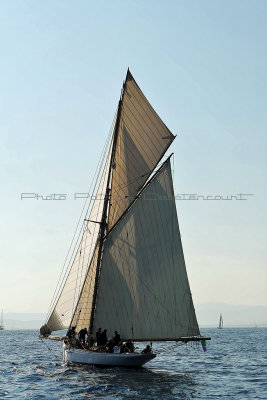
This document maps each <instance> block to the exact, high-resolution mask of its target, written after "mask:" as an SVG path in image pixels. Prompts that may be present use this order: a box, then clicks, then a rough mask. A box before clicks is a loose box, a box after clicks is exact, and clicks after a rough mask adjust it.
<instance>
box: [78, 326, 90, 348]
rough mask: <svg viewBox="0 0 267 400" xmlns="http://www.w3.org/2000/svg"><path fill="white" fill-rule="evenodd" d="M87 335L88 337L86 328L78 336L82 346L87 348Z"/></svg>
mask: <svg viewBox="0 0 267 400" xmlns="http://www.w3.org/2000/svg"><path fill="white" fill-rule="evenodd" d="M86 335H88V332H87V329H86V328H83V329H81V330H80V332H79V334H78V338H79V341H80V342H81V344H82V345H83V346H85V336H86Z"/></svg>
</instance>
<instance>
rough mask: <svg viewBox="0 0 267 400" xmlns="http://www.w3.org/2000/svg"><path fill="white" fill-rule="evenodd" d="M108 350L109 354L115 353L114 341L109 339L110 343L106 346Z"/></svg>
mask: <svg viewBox="0 0 267 400" xmlns="http://www.w3.org/2000/svg"><path fill="white" fill-rule="evenodd" d="M106 348H107V350H108V353H113V352H114V340H113V339H109V341H108V342H107V344H106Z"/></svg>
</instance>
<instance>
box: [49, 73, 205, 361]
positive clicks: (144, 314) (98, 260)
mask: <svg viewBox="0 0 267 400" xmlns="http://www.w3.org/2000/svg"><path fill="white" fill-rule="evenodd" d="M174 139H175V136H174V135H173V134H172V133H171V131H170V130H169V129H168V128H167V126H166V125H165V124H164V123H163V121H162V120H161V119H160V117H159V116H158V114H157V113H156V112H155V111H154V109H153V108H152V106H151V105H150V103H149V102H148V100H147V99H146V97H145V96H144V94H143V93H142V91H141V89H140V88H139V86H138V84H137V83H136V81H135V79H134V78H133V76H132V74H131V72H130V71H129V69H128V71H127V75H126V79H125V81H124V83H123V87H122V90H121V95H120V99H119V103H118V107H117V111H116V115H115V118H114V122H113V125H112V128H111V131H110V138H109V139H108V142H107V143H106V146H105V150H104V153H103V156H102V159H101V162H100V167H99V170H98V172H97V176H99V179H98V183H97V185H98V189H97V190H95V191H94V196H91V197H90V200H91V204H90V206H89V208H88V212H87V214H86V216H85V218H84V219H83V220H82V227H81V230H80V236H79V239H78V240H76V243H77V244H76V248H75V250H73V251H72V253H70V254H72V256H70V260H69V263H68V264H67V269H66V272H65V273H63V278H62V279H61V281H60V283H59V284H58V287H57V290H56V292H55V295H54V297H53V300H52V303H51V306H50V309H49V312H48V315H47V319H46V323H45V325H44V326H43V327H42V333H46V334H45V335H44V336H48V335H49V334H50V333H51V332H52V331H57V330H61V329H69V331H68V333H69V332H76V333H78V332H79V331H80V330H81V329H85V328H86V329H87V332H88V338H87V342H86V343H80V345H77V339H74V344H73V341H71V340H69V338H68V337H66V338H64V339H63V361H65V362H74V363H84V364H93V365H111V366H128V367H129V366H131V367H133V366H141V365H143V364H145V363H146V362H148V361H150V360H152V359H153V358H155V357H156V354H155V353H154V352H153V350H151V347H152V342H155V341H176V342H178V341H180V342H183V343H187V342H189V341H202V345H203V343H204V342H203V340H209V339H210V338H204V337H202V336H201V335H200V331H199V326H198V323H197V319H196V315H195V310H194V305H193V301H192V296H191V291H190V287H189V282H188V277H187V272H186V266H185V260H184V255H183V248H182V242H181V237H180V231H179V225H178V219H177V212H176V205H175V198H174V189H173V182H172V171H171V159H172V155H170V156H169V157H167V158H166V159H165V160H164V162H163V157H164V156H165V153H166V151H167V150H168V148H169V147H170V145H171V144H172V142H173V140H174ZM97 185H95V187H97ZM99 328H101V329H102V330H103V329H104V328H105V329H106V330H107V335H108V337H112V335H113V333H114V332H115V331H118V332H119V334H120V337H121V339H122V340H123V341H126V340H131V341H132V343H134V342H151V347H150V351H147V352H146V351H143V352H138V351H132V352H130V351H126V352H125V353H121V352H120V351H121V350H120V351H119V352H115V351H114V352H108V351H107V350H106V348H105V347H104V348H103V347H102V348H100V347H99V346H96V345H95V338H96V334H97V331H98V330H99ZM67 336H68V334H67ZM75 341H76V344H75ZM147 348H149V346H147ZM203 349H204V347H203Z"/></svg>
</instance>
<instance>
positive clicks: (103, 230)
mask: <svg viewBox="0 0 267 400" xmlns="http://www.w3.org/2000/svg"><path fill="white" fill-rule="evenodd" d="M128 72H129V68H128V70H127V75H128ZM127 75H126V79H125V81H124V83H123V87H122V91H121V97H120V100H119V104H118V112H117V119H116V124H115V128H114V138H113V145H112V153H111V158H110V165H109V171H108V179H107V186H106V192H105V200H104V207H103V213H102V218H101V222H100V232H99V250H98V258H97V266H96V278H95V285H94V294H93V304H92V311H91V316H90V325H89V335H92V333H93V324H94V316H95V308H96V299H97V291H98V284H99V277H100V265H101V260H102V253H103V246H104V240H105V234H106V229H107V211H108V205H109V200H110V179H111V176H112V169H113V167H114V158H115V151H116V146H117V139H118V133H119V125H120V117H121V109H122V100H123V95H124V90H125V84H126V80H127Z"/></svg>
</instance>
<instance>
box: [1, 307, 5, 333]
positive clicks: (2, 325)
mask: <svg viewBox="0 0 267 400" xmlns="http://www.w3.org/2000/svg"><path fill="white" fill-rule="evenodd" d="M4 329H5V328H4V318H3V309H2V313H1V322H0V331H3V330H4Z"/></svg>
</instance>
